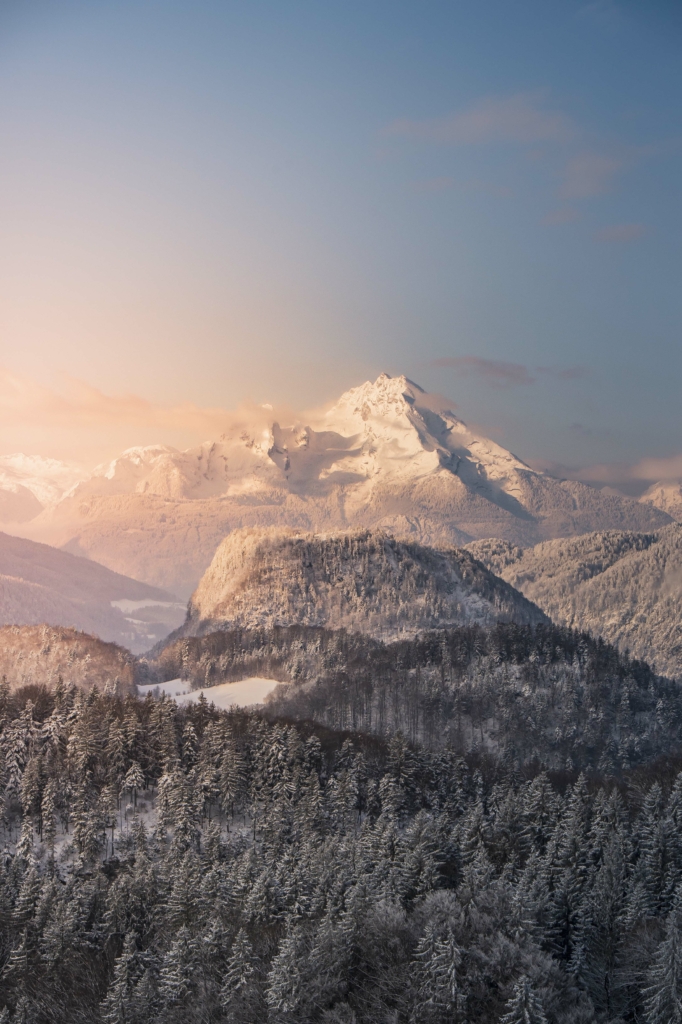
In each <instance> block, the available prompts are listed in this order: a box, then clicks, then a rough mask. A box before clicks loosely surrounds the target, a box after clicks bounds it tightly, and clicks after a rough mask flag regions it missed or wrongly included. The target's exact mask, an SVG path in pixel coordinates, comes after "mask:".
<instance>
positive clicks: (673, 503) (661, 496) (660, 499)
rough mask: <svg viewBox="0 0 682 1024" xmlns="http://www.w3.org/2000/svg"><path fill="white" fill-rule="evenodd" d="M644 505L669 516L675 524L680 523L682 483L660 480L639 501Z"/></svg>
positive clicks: (681, 516)
mask: <svg viewBox="0 0 682 1024" xmlns="http://www.w3.org/2000/svg"><path fill="white" fill-rule="evenodd" d="M639 500H640V501H641V502H643V503H644V504H646V505H652V506H653V507H654V508H658V509H660V510H661V511H662V512H665V513H666V514H667V515H669V516H671V517H672V518H673V519H674V520H675V521H676V522H678V523H682V481H680V480H660V481H659V482H658V483H656V484H652V485H651V487H649V489H648V490H647V491H645V492H644V494H643V495H642V497H641V498H640V499H639Z"/></svg>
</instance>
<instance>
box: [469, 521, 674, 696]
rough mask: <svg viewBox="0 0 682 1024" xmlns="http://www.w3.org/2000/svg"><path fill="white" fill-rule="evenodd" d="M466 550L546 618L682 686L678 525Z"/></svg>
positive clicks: (495, 543) (497, 543)
mask: <svg viewBox="0 0 682 1024" xmlns="http://www.w3.org/2000/svg"><path fill="white" fill-rule="evenodd" d="M468 550H469V551H470V552H471V553H472V554H473V555H474V556H475V557H476V558H478V559H480V560H481V561H482V562H483V563H484V564H485V565H487V566H488V568H489V569H490V570H491V571H492V572H494V573H496V574H497V575H499V576H501V577H502V579H505V580H507V581H508V582H509V583H511V585H512V586H513V587H516V588H517V589H518V590H519V591H521V593H523V594H525V595H526V597H527V598H529V599H530V600H531V601H534V602H535V603H536V604H538V605H539V606H540V608H542V609H543V611H545V612H546V613H547V614H548V615H549V617H550V618H551V619H552V621H553V622H556V623H558V624H560V625H567V626H572V627H574V628H575V629H581V630H587V631H589V632H590V633H592V634H593V636H601V637H603V638H604V639H605V640H608V641H609V643H612V644H614V645H615V646H616V647H618V648H619V649H620V650H621V651H626V650H628V651H629V652H630V654H631V655H632V656H633V657H636V658H641V659H642V660H644V661H648V662H649V664H651V665H655V666H656V669H657V670H658V671H659V672H662V673H664V674H666V675H669V676H674V677H676V678H678V679H682V525H680V524H678V523H674V524H672V525H671V526H667V527H665V528H664V529H662V530H658V531H656V532H654V533H632V532H621V531H608V532H605V533H604V532H600V533H588V534H585V535H583V536H581V537H570V538H564V539H561V540H552V541H547V542H545V543H543V544H538V545H537V546H536V547H532V548H528V549H526V550H523V549H521V548H519V547H517V546H516V545H513V544H510V543H509V542H507V541H499V540H482V541H477V542H475V543H473V544H470V545H468Z"/></svg>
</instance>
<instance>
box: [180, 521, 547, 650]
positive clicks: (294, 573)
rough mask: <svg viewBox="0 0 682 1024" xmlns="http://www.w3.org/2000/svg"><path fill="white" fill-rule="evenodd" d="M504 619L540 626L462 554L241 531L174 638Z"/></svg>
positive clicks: (367, 535)
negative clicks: (237, 630) (237, 631)
mask: <svg viewBox="0 0 682 1024" xmlns="http://www.w3.org/2000/svg"><path fill="white" fill-rule="evenodd" d="M510 621H511V622H519V623H537V622H544V621H547V620H546V617H545V616H544V615H543V613H542V612H540V610H539V609H538V608H536V607H535V606H534V605H533V604H531V603H530V602H529V601H527V600H526V599H525V598H524V597H523V596H522V595H521V594H519V593H518V592H517V591H515V590H514V589H513V588H512V587H510V586H509V585H508V584H507V583H505V582H504V581H502V580H500V579H498V578H497V577H495V576H494V575H493V574H492V573H490V572H489V571H488V570H487V569H486V568H484V566H483V565H481V564H480V563H479V562H477V561H476V560H475V559H474V558H472V556H471V555H470V554H469V553H468V552H466V551H461V550H457V549H452V548H451V549H445V550H436V549H433V548H429V547H425V546H423V545H420V544H416V543H409V542H403V541H398V540H396V539H395V538H393V537H390V536H388V535H387V534H384V533H381V532H379V533H372V532H369V531H367V532H359V533H347V534H331V535H315V534H310V533H304V534H300V533H296V532H294V531H289V530H257V529H244V530H237V531H234V532H233V533H231V534H230V535H229V536H228V537H226V538H225V540H224V541H223V543H222V544H221V545H220V547H219V548H218V550H217V552H216V554H215V557H214V558H213V561H212V562H211V565H210V566H209V568H208V569H207V570H206V572H205V573H204V576H203V577H202V579H201V582H200V583H199V586H198V587H197V589H196V591H195V592H194V594H193V595H192V598H191V600H190V603H189V612H188V620H187V622H186V624H185V626H184V627H183V628H182V635H185V636H190V635H196V634H204V633H208V632H211V631H212V630H215V629H234V628H246V629H257V628H262V627H266V628H269V627H274V626H291V625H301V626H323V627H325V628H326V629H331V630H338V629H345V630H348V631H349V632H357V633H365V634H367V635H371V636H374V637H378V638H383V639H387V638H392V637H396V636H401V635H410V634H415V633H418V632H420V631H422V630H425V629H433V628H435V627H438V626H444V625H455V624H461V625H463V624H474V623H477V624H479V625H482V626H488V625H492V624H493V623H495V622H510ZM176 635H177V634H176Z"/></svg>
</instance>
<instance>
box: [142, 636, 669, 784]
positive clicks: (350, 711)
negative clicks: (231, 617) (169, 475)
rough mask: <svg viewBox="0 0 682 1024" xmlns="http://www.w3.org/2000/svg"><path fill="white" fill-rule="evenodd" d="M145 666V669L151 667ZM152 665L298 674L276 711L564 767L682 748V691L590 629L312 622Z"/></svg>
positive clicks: (185, 670)
mask: <svg viewBox="0 0 682 1024" xmlns="http://www.w3.org/2000/svg"><path fill="white" fill-rule="evenodd" d="M144 667H145V666H143V668H144ZM146 671H147V673H148V675H149V677H150V678H151V679H153V678H157V679H159V680H160V679H164V678H165V679H169V678H174V677H177V676H181V677H182V678H185V679H188V680H191V682H192V684H193V685H194V686H197V687H199V686H206V687H209V688H207V689H206V691H205V692H206V696H207V698H208V699H209V700H210V693H211V691H210V685H211V684H213V683H218V682H223V681H225V680H234V679H240V678H244V677H245V676H249V675H260V676H267V677H269V678H274V679H281V680H284V681H288V685H286V686H282V687H280V688H279V690H278V691H277V692H276V695H275V699H274V701H273V702H272V703H271V704H270V707H271V709H272V712H273V713H277V714H281V715H286V716H288V717H290V718H295V719H313V720H315V721H317V722H320V723H322V724H324V725H326V726H329V727H331V728H334V729H355V730H361V731H364V732H368V733H375V734H378V735H381V736H388V735H391V734H392V733H394V732H395V731H396V730H401V731H402V732H403V733H404V735H405V736H406V737H407V738H408V739H410V740H412V741H414V742H420V743H423V744H426V745H428V746H442V745H450V746H451V747H452V748H453V749H454V750H456V751H457V752H459V753H468V752H476V751H478V752H488V753H491V754H494V755H495V756H498V757H505V756H508V757H511V758H512V759H515V760H518V761H519V762H520V763H527V762H534V761H537V762H538V763H540V764H543V765H545V766H547V767H552V768H555V769H559V768H564V767H566V766H568V767H573V766H576V767H584V768H590V769H596V768H597V767H599V769H600V770H602V771H607V772H615V771H617V772H620V771H622V770H623V769H626V768H627V767H629V766H630V765H633V764H637V763H640V762H642V761H643V760H646V759H651V758H654V757H656V756H658V755H659V754H662V753H665V752H668V751H673V750H676V749H678V748H679V747H680V746H681V745H682V688H680V686H679V685H678V684H677V683H675V682H672V681H670V680H667V679H664V678H662V677H659V676H657V675H656V674H655V673H654V672H653V671H652V670H651V669H650V668H649V667H648V666H647V665H646V664H644V663H643V662H637V661H632V660H631V659H629V658H628V657H626V656H625V655H621V654H619V653H618V652H617V651H616V650H615V648H613V647H611V646H610V645H609V644H606V643H604V642H603V641H601V640H595V639H594V638H593V637H591V636H590V635H589V634H586V633H579V632H576V631H574V630H570V629H566V628H560V627H555V626H546V625H542V624H540V625H537V626H517V625H514V624H499V625H497V626H494V627H492V628H490V629H481V628H479V627H458V628H453V629H446V630H437V631H433V632H429V633H425V634H421V635H420V636H418V637H414V638H411V639H405V640H401V641H397V642H395V643H390V644H384V643H381V642H380V641H377V640H374V639H372V638H371V637H367V636H363V635H362V634H349V633H346V632H345V631H343V630H341V631H329V630H324V629H314V628H310V627H289V628H275V629H270V630H266V629H262V630H234V631H220V632H217V633H213V634H210V635H208V636H205V637H191V638H185V639H183V640H179V641H176V642H175V643H174V644H172V645H171V646H169V647H168V648H166V650H164V651H163V652H162V654H161V655H160V657H159V660H158V661H157V662H155V663H151V664H148V665H147V666H146Z"/></svg>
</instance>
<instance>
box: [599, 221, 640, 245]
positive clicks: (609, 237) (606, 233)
mask: <svg viewBox="0 0 682 1024" xmlns="http://www.w3.org/2000/svg"><path fill="white" fill-rule="evenodd" d="M646 233H647V227H646V225H645V224H610V225H608V227H605V228H601V229H600V230H599V231H597V232H596V233H595V236H594V237H595V238H596V240H597V241H598V242H616V243H618V244H621V245H624V244H627V242H634V241H636V240H637V239H638V238H641V237H642V235H645V234H646Z"/></svg>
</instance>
